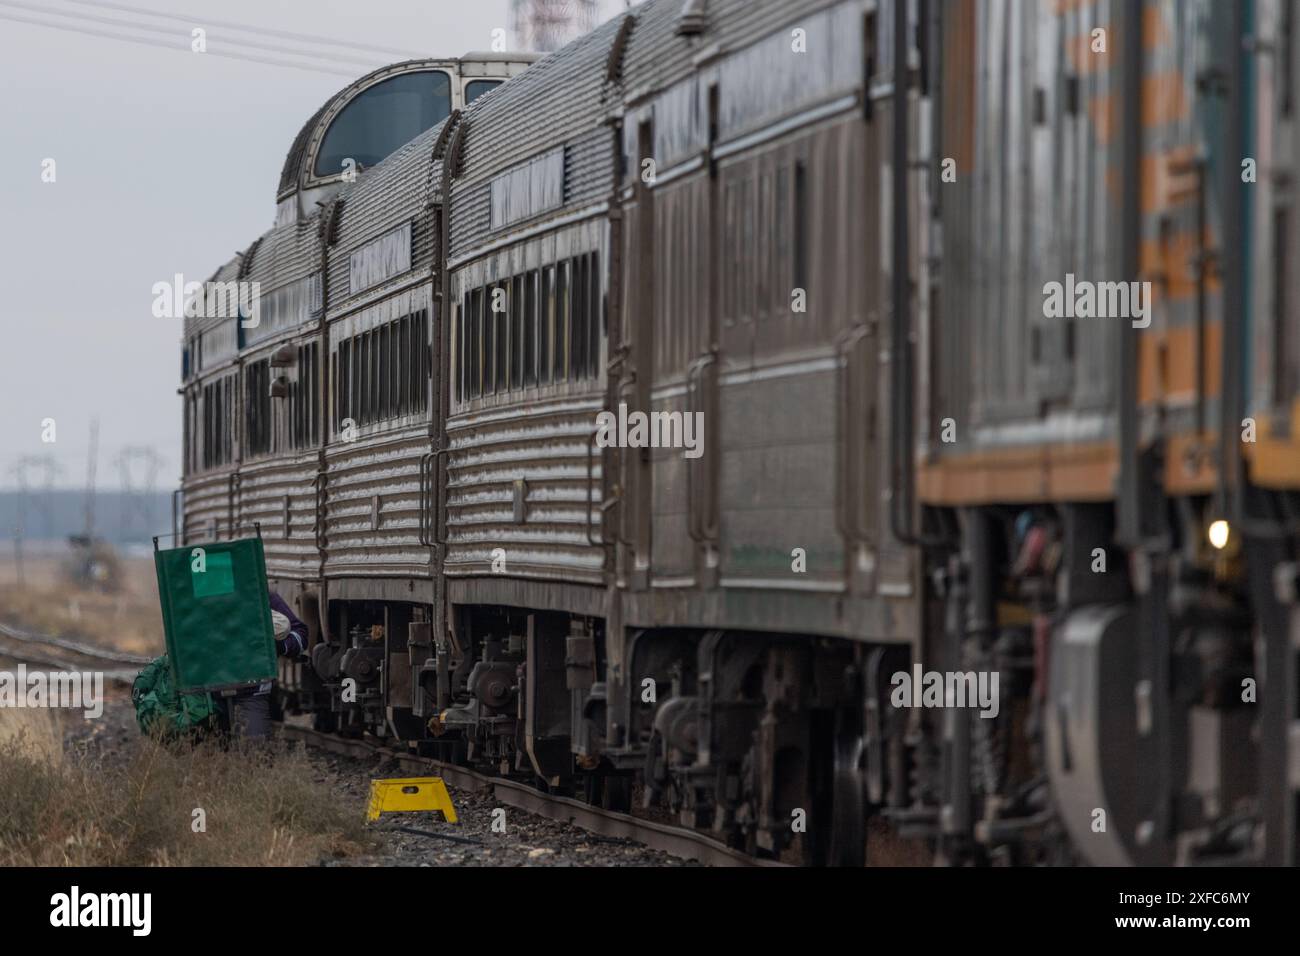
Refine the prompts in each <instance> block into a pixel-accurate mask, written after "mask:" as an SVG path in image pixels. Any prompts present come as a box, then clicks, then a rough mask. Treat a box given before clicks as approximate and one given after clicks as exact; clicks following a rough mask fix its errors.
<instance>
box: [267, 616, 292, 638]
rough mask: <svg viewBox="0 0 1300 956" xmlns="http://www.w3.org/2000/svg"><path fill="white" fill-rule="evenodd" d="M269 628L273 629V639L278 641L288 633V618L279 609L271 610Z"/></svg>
mask: <svg viewBox="0 0 1300 956" xmlns="http://www.w3.org/2000/svg"><path fill="white" fill-rule="evenodd" d="M271 629H272V630H273V631H275V639H276V640H277V641H278V640H280V639H282V638H283V637H284V636H285V635H286V634H288V633H289V619H288V618H287V617H285V616H284V615H283V614H281V613H280V612H279V611H272V612H271Z"/></svg>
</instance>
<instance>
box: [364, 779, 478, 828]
mask: <svg viewBox="0 0 1300 956" xmlns="http://www.w3.org/2000/svg"><path fill="white" fill-rule="evenodd" d="M415 810H438V811H440V812H441V813H442V818H443V820H445V821H446V822H448V823H456V822H457V820H456V808H455V807H454V806H452V803H451V795H450V794H449V793H447V785H446V784H445V783H443V782H442V778H441V777H399V778H396V779H393V780H371V781H370V808H369V809H368V810H367V812H366V819H367V820H378V819H379V815H380V814H381V813H394V812H399V813H400V812H406V813H409V812H411V811H415Z"/></svg>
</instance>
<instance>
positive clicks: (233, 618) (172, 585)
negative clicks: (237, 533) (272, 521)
mask: <svg viewBox="0 0 1300 956" xmlns="http://www.w3.org/2000/svg"><path fill="white" fill-rule="evenodd" d="M154 567H155V569H156V570H157V572H158V598H159V601H160V602H161V604H162V618H163V630H164V632H165V634H166V636H167V656H168V657H169V658H170V660H171V665H172V666H171V671H172V674H173V676H174V677H175V678H176V689H177V691H178V692H180V693H182V694H185V693H192V692H196V691H216V690H227V689H233V688H240V687H247V686H250V685H255V684H260V683H262V682H263V681H268V680H273V679H274V678H275V676H276V664H275V635H274V632H273V631H272V629H271V604H270V597H269V595H268V592H267V583H266V558H265V557H264V555H263V553H262V539H261V538H260V537H258V538H244V539H241V540H239V541H222V542H214V543H211V544H204V545H190V546H187V547H184V548H171V549H168V550H160V551H155V552H154Z"/></svg>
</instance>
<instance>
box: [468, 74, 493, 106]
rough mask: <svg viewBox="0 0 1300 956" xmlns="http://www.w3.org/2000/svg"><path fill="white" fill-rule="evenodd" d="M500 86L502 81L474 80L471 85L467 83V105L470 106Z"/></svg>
mask: <svg viewBox="0 0 1300 956" xmlns="http://www.w3.org/2000/svg"><path fill="white" fill-rule="evenodd" d="M500 85H501V80H472V81H470V82H469V83H466V84H465V105H466V106H468V105H469V104H470V103H473V102H474V101H475V100H476V99H478V98H479V97H480V96H482V95H483V94H484V93H486V92H487V91H488V90H490V89H492V88H493V87H494V86H500Z"/></svg>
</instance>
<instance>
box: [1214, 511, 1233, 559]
mask: <svg viewBox="0 0 1300 956" xmlns="http://www.w3.org/2000/svg"><path fill="white" fill-rule="evenodd" d="M1230 530H1231V529H1230V528H1229V527H1228V522H1226V521H1224V520H1223V519H1222V518H1220V519H1219V520H1217V521H1212V522H1210V530H1209V538H1210V544H1211V545H1212V546H1213V547H1214V549H1215V550H1216V551H1222V550H1223V549H1224V548H1226V547H1227V546H1228V535H1229V533H1230Z"/></svg>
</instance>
